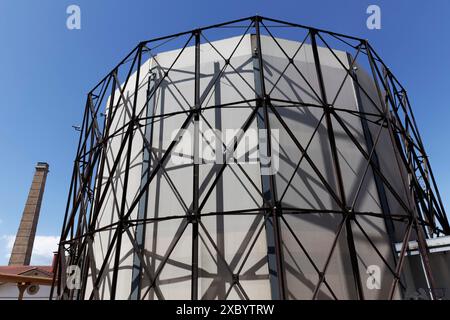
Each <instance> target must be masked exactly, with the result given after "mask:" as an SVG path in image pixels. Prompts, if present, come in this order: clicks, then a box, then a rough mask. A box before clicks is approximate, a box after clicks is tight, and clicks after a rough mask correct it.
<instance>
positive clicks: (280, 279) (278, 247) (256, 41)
mask: <svg viewBox="0 0 450 320" xmlns="http://www.w3.org/2000/svg"><path fill="white" fill-rule="evenodd" d="M253 21H254V24H255V33H256V35H255V36H254V38H253V39H252V50H253V57H254V60H253V65H254V72H255V91H256V93H257V97H256V98H257V102H256V103H257V105H258V107H260V106H262V108H261V107H260V108H258V114H257V126H258V131H259V132H258V136H259V138H258V139H259V143H258V145H259V146H261V145H266V146H267V148H266V150H265V151H264V152H265V155H266V157H267V160H269V164H265V165H263V164H261V161H262V159H261V150H260V151H259V156H260V165H261V168H262V169H263V166H265V169H269V167H270V166H271V165H272V157H271V154H272V146H271V132H270V123H269V113H268V106H269V104H270V98H269V97H268V96H267V94H266V88H265V82H264V64H263V57H262V50H261V32H260V27H259V23H260V21H261V17H259V16H256V17H254V18H253ZM264 130H265V132H264ZM261 132H263V134H261ZM269 171H270V170H269ZM261 186H262V191H263V192H262V193H263V198H264V209H265V214H266V215H268V218H267V219H266V222H265V228H266V239H267V260H268V267H269V279H270V285H271V291H272V298H273V299H277V300H278V299H285V298H286V290H285V279H284V271H283V252H282V239H281V235H280V225H279V215H280V214H281V212H282V210H281V208H280V206H279V205H278V203H277V194H276V185H275V179H274V175H273V172H270V173H269V172H265V174H261Z"/></svg>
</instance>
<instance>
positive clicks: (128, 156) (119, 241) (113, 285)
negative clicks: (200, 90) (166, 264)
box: [110, 43, 143, 300]
mask: <svg viewBox="0 0 450 320" xmlns="http://www.w3.org/2000/svg"><path fill="white" fill-rule="evenodd" d="M142 47H143V44H142V43H140V44H139V49H138V50H137V53H136V54H137V55H138V63H137V71H136V84H135V88H134V101H133V111H132V114H131V118H130V121H129V124H128V128H127V130H128V134H129V136H128V146H127V147H128V148H127V154H126V163H125V176H124V181H123V190H122V203H121V206H120V212H119V223H118V225H117V229H118V230H117V232H118V234H117V240H116V252H115V257H114V267H113V278H112V283H111V296H110V299H111V300H115V299H116V291H117V276H118V273H119V265H120V251H121V246H122V234H123V229H124V228H128V226H127V225H126V223H125V221H124V220H126V218H125V217H124V214H125V205H126V203H127V201H126V200H127V190H128V177H129V173H130V162H131V150H132V146H133V136H134V135H133V130H134V129H135V126H136V124H137V123H136V119H135V118H136V104H137V96H138V92H139V77H140V71H141V60H142ZM119 85H120V84H119ZM124 218H125V219H124Z"/></svg>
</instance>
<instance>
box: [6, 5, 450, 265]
mask: <svg viewBox="0 0 450 320" xmlns="http://www.w3.org/2000/svg"><path fill="white" fill-rule="evenodd" d="M70 4H76V5H79V6H80V8H81V21H82V25H81V30H72V31H71V30H68V29H67V28H66V19H67V14H66V8H67V7H68V6H69V5H70ZM370 4H377V5H379V6H380V7H381V12H382V29H381V30H368V29H367V27H366V19H367V16H368V15H367V14H366V8H367V7H368V5H370ZM255 14H260V15H264V16H268V17H273V18H278V19H282V20H286V21H292V22H298V23H301V24H305V25H311V26H315V27H319V28H324V29H330V30H334V31H338V32H342V33H345V34H350V35H355V36H359V37H362V38H367V39H369V40H370V42H371V43H372V45H373V46H374V47H375V48H376V49H377V51H378V52H379V53H380V54H381V56H382V57H383V59H384V60H385V62H386V63H387V64H388V65H389V66H390V67H391V70H392V71H393V72H394V74H395V75H396V76H397V77H398V78H399V79H400V81H401V82H402V83H403V84H404V86H405V87H406V88H407V90H408V93H409V95H410V99H411V101H412V104H413V108H414V111H415V115H416V118H417V120H418V125H419V129H420V130H421V134H422V138H423V140H424V143H425V145H426V148H427V151H428V153H429V155H430V158H431V164H432V166H433V169H434V172H435V175H436V176H437V181H438V184H439V186H440V190H441V193H442V196H443V199H444V202H445V204H446V207H447V209H448V210H450V201H449V197H450V170H449V160H448V159H450V148H449V138H450V125H449V119H450V107H449V103H450V102H449V101H448V94H449V91H450V90H449V89H450V58H449V57H450V41H448V40H449V36H450V34H449V33H450V19H449V16H450V1H448V0H432V1H426V2H425V1H412V0H409V1H408V0H389V1H377V0H370V1H365V0H342V1H338V0H326V1H323V0H315V1H310V0H308V1H303V0H294V1H285V0H277V1H274V0H257V1H253V0H252V1H250V0H239V1H235V0H225V1H212V0H207V1H203V0H202V1H186V0H182V1H175V0H165V1H157V0H152V1H137V0H129V1H114V0H110V1H100V0H95V1H92V0H89V1H88V0H86V1H75V0H71V1H65V0H58V1H55V0H40V1H34V0H28V1H25V0H0V41H1V46H0V96H1V97H2V99H1V102H0V114H1V125H0V146H1V149H0V150H1V158H0V161H1V168H0V204H1V205H0V242H1V243H0V265H1V264H5V263H7V260H6V258H5V255H6V253H7V249H6V245H7V244H6V242H7V236H8V235H13V234H15V233H16V230H17V227H18V224H19V221H20V217H21V214H22V210H23V206H24V203H25V200H26V197H27V193H28V188H29V185H30V182H31V179H32V175H33V172H34V165H35V164H36V162H37V161H47V162H48V163H49V164H50V174H49V176H48V182H47V188H46V191H45V197H44V203H43V206H42V210H41V219H40V223H39V226H38V232H37V233H38V235H41V236H57V235H59V233H60V228H61V223H62V219H63V213H64V208H65V204H66V198H67V191H68V188H69V183H70V178H71V170H72V163H73V159H74V155H75V148H76V140H77V133H76V132H75V131H74V130H73V129H72V127H71V126H72V125H73V124H79V123H80V122H81V117H82V112H83V108H84V102H85V97H86V93H87V92H88V91H89V90H90V89H91V88H92V87H93V85H94V84H96V83H97V82H98V80H100V79H101V78H102V77H103V76H104V75H105V74H106V73H107V72H108V71H109V70H110V69H111V68H112V67H113V66H114V65H115V64H116V63H117V62H118V61H119V60H120V59H121V58H123V57H124V55H125V54H126V53H128V52H129V51H130V50H131V49H132V48H133V47H134V46H135V45H136V44H137V43H138V42H139V41H141V40H144V39H150V38H153V37H157V36H161V35H167V34H171V33H176V32H179V31H184V30H188V29H193V28H195V27H198V26H205V25H208V24H213V23H218V22H222V21H226V20H231V19H236V18H240V17H245V16H250V15H255ZM35 261H37V260H35Z"/></svg>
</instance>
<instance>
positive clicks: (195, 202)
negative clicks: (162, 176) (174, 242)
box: [191, 30, 200, 300]
mask: <svg viewBox="0 0 450 320" xmlns="http://www.w3.org/2000/svg"><path fill="white" fill-rule="evenodd" d="M194 37H195V75H194V77H195V79H194V81H195V84H194V111H193V112H194V150H193V153H194V157H193V158H194V165H193V170H194V172H193V173H194V174H193V192H192V193H193V199H192V213H191V215H192V217H191V223H192V274H191V299H192V300H198V219H200V216H199V214H200V212H199V197H200V189H199V186H200V183H199V179H200V178H199V160H200V159H199V143H200V128H199V119H200V114H199V108H200V31H199V30H196V31H194Z"/></svg>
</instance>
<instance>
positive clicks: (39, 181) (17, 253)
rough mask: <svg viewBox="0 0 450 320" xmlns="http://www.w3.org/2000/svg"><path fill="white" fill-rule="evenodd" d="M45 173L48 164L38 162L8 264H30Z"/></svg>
mask: <svg viewBox="0 0 450 320" xmlns="http://www.w3.org/2000/svg"><path fill="white" fill-rule="evenodd" d="M47 173H48V164H47V163H45V162H38V163H37V165H36V171H35V173H34V177H33V182H32V183H31V188H30V192H29V193H28V199H27V202H26V204H25V209H24V210H23V214H22V220H21V221H20V226H19V230H18V231H17V235H16V240H15V241H14V247H13V250H12V253H11V257H10V259H9V265H26V266H28V265H30V260H31V253H32V251H33V243H34V238H35V236H36V227H37V223H38V220H39V212H40V210H41V202H42V197H43V195H44V189H45V181H46V179H47Z"/></svg>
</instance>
